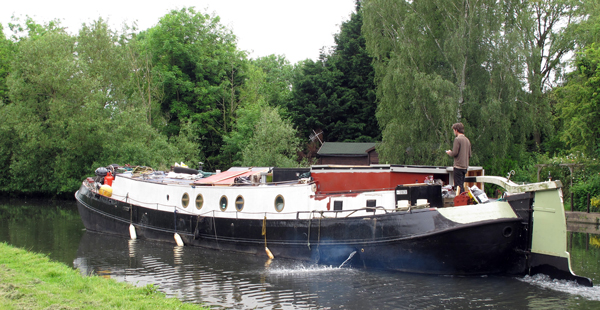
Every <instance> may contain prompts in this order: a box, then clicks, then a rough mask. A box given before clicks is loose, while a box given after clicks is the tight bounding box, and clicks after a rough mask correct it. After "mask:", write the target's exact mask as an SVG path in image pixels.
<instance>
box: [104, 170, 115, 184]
mask: <svg viewBox="0 0 600 310" xmlns="http://www.w3.org/2000/svg"><path fill="white" fill-rule="evenodd" d="M114 179H115V177H113V176H112V174H111V173H110V171H109V172H108V173H107V174H106V176H105V177H104V184H106V185H108V186H112V182H113V180H114Z"/></svg>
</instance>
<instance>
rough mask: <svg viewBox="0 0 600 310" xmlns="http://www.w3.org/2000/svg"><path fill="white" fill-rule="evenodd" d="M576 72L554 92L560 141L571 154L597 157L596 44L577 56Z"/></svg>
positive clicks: (599, 72)
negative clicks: (559, 126) (578, 153)
mask: <svg viewBox="0 0 600 310" xmlns="http://www.w3.org/2000/svg"><path fill="white" fill-rule="evenodd" d="M575 66H576V69H575V71H573V72H571V73H570V74H569V75H567V82H566V84H565V85H564V86H562V87H558V88H556V89H554V93H555V94H556V96H557V99H558V100H557V102H558V103H557V110H558V114H557V115H558V117H559V121H560V123H561V125H562V128H560V132H559V136H560V139H561V140H562V141H563V142H564V143H565V144H566V146H567V147H568V148H569V149H570V150H571V151H572V152H582V153H583V154H585V155H587V156H589V157H592V158H593V157H598V156H600V123H599V122H598V119H600V95H599V94H600V91H599V90H600V49H598V48H597V47H596V46H595V44H593V45H592V46H590V47H589V48H587V49H586V50H585V51H584V52H583V53H580V54H579V55H577V58H576V60H575Z"/></svg>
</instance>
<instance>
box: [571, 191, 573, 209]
mask: <svg viewBox="0 0 600 310" xmlns="http://www.w3.org/2000/svg"><path fill="white" fill-rule="evenodd" d="M571 212H573V192H571Z"/></svg>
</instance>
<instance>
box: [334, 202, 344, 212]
mask: <svg viewBox="0 0 600 310" xmlns="http://www.w3.org/2000/svg"><path fill="white" fill-rule="evenodd" d="M342 205H344V202H343V201H334V202H333V211H342Z"/></svg>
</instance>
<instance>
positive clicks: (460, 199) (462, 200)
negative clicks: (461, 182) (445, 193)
mask: <svg viewBox="0 0 600 310" xmlns="http://www.w3.org/2000/svg"><path fill="white" fill-rule="evenodd" d="M470 204H472V200H471V197H470V196H469V193H468V192H462V193H460V195H458V196H456V197H454V206H455V207H458V206H466V205H470Z"/></svg>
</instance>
